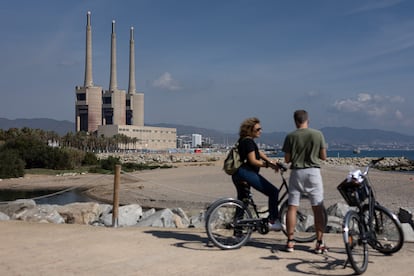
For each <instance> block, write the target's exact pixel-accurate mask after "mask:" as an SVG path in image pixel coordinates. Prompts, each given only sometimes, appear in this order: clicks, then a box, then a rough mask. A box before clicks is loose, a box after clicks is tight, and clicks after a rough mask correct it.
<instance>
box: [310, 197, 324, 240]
mask: <svg viewBox="0 0 414 276" xmlns="http://www.w3.org/2000/svg"><path fill="white" fill-rule="evenodd" d="M312 209H313V214H314V216H315V230H316V239H317V240H318V241H321V240H322V239H323V232H324V231H325V218H324V216H325V214H324V212H323V204H320V205H317V206H312Z"/></svg>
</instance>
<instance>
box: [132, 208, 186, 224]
mask: <svg viewBox="0 0 414 276" xmlns="http://www.w3.org/2000/svg"><path fill="white" fill-rule="evenodd" d="M177 224H178V226H181V223H179V222H178V219H177V216H176V215H175V214H174V213H173V212H172V211H171V210H170V209H163V210H160V211H157V212H155V214H153V215H152V216H150V217H147V218H145V219H143V220H141V221H140V222H138V223H137V225H136V226H152V227H165V228H177V227H178V226H177Z"/></svg>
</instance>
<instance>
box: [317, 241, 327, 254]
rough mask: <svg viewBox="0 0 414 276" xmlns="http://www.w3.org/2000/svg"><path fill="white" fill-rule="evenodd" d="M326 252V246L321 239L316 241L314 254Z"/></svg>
mask: <svg viewBox="0 0 414 276" xmlns="http://www.w3.org/2000/svg"><path fill="white" fill-rule="evenodd" d="M327 252H328V247H326V245H325V244H324V243H323V241H322V242H321V241H317V242H316V246H315V253H316V254H323V253H327Z"/></svg>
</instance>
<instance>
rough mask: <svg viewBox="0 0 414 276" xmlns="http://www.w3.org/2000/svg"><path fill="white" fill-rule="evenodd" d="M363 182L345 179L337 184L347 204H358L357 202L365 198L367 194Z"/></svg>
mask: <svg viewBox="0 0 414 276" xmlns="http://www.w3.org/2000/svg"><path fill="white" fill-rule="evenodd" d="M365 181H367V180H366V179H364V182H365ZM364 182H362V183H357V182H353V181H348V180H347V179H345V180H344V181H342V183H341V184H339V185H338V187H337V189H338V191H339V193H340V194H341V195H342V197H343V198H344V199H345V201H346V203H348V205H349V206H359V204H360V203H361V202H363V201H364V200H365V199H366V198H367V196H368V194H367V192H366V189H365V183H364Z"/></svg>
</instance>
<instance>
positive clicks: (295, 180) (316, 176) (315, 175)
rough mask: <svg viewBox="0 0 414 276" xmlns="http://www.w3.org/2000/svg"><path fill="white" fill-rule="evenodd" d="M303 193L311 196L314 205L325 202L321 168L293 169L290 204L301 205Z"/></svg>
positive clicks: (290, 183)
mask: <svg viewBox="0 0 414 276" xmlns="http://www.w3.org/2000/svg"><path fill="white" fill-rule="evenodd" d="M301 194H306V195H307V196H308V197H309V200H310V202H311V205H312V206H318V205H321V204H322V203H323V182H322V176H321V170H320V169H319V168H307V169H292V171H291V173H290V178H289V199H288V204H289V205H294V206H299V201H300V196H301Z"/></svg>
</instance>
